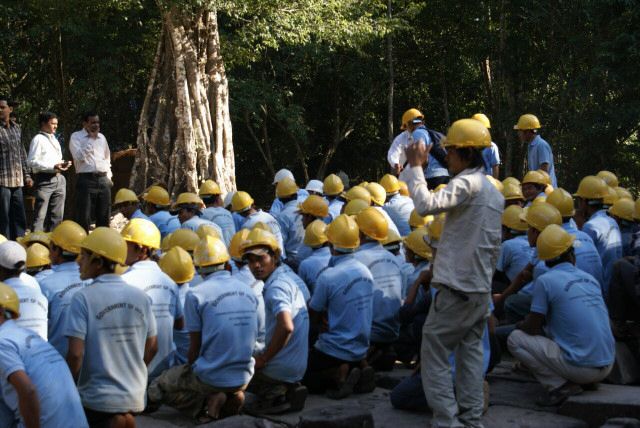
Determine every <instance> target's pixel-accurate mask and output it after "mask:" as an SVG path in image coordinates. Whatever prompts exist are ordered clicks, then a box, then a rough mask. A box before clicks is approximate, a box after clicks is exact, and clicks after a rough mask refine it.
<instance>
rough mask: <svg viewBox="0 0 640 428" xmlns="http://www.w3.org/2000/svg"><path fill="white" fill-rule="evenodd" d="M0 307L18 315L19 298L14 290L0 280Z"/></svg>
mask: <svg viewBox="0 0 640 428" xmlns="http://www.w3.org/2000/svg"><path fill="white" fill-rule="evenodd" d="M0 308H4V310H6V311H9V312H11V313H13V314H14V316H15V317H17V318H18V317H20V299H19V298H18V295H17V294H16V292H15V290H14V289H13V288H11V287H9V286H8V285H7V284H5V283H4V282H0Z"/></svg>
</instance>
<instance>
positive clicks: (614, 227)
mask: <svg viewBox="0 0 640 428" xmlns="http://www.w3.org/2000/svg"><path fill="white" fill-rule="evenodd" d="M582 231H583V232H584V233H586V234H587V235H589V236H590V237H591V239H593V243H594V244H595V246H596V250H598V254H600V259H602V271H603V277H604V283H603V285H604V286H603V288H602V295H603V296H605V298H606V297H607V296H608V295H609V281H610V280H611V274H612V273H613V263H614V262H615V261H616V260H618V259H620V258H621V257H622V236H621V235H620V229H619V228H618V224H617V223H616V221H615V220H614V219H612V218H611V217H609V216H608V215H607V212H606V211H605V210H599V211H596V212H595V213H593V215H592V216H591V217H590V218H589V220H588V221H587V222H586V223H585V224H584V225H583V226H582Z"/></svg>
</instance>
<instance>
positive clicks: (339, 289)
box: [304, 214, 375, 399]
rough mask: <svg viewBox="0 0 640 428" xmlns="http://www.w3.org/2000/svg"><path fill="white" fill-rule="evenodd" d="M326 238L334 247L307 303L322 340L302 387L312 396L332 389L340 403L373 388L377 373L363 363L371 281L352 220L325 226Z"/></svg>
mask: <svg viewBox="0 0 640 428" xmlns="http://www.w3.org/2000/svg"><path fill="white" fill-rule="evenodd" d="M326 235H327V239H328V240H329V243H330V248H331V259H330V261H329V267H328V268H326V269H325V270H324V271H322V273H321V274H320V277H319V278H318V281H317V284H316V288H315V290H314V293H313V296H312V297H311V301H310V302H309V314H310V318H311V322H312V323H313V324H314V325H317V329H318V330H319V331H320V335H319V336H318V340H317V341H316V343H315V345H314V346H313V348H312V349H311V350H310V352H309V363H308V365H307V373H306V374H305V378H304V383H305V385H307V386H308V387H309V388H310V389H311V390H312V391H313V390H314V389H315V390H324V389H327V388H328V389H329V391H328V393H327V395H328V396H329V397H330V398H335V399H341V398H345V397H347V396H349V395H351V393H352V392H354V391H355V392H371V391H373V389H375V381H374V372H373V369H372V368H371V367H367V366H366V362H365V357H366V356H367V350H368V349H369V335H370V334H371V318H372V310H373V309H372V302H373V276H372V275H371V272H369V269H367V268H366V267H365V266H364V265H363V264H362V263H360V262H359V261H358V260H357V259H356V258H355V256H354V254H353V253H354V252H355V251H356V249H357V248H358V246H359V245H360V238H359V230H358V225H357V224H356V222H355V221H354V220H353V219H352V218H351V217H349V216H348V215H345V214H342V215H340V216H338V217H337V218H336V219H335V220H334V221H333V222H331V224H329V226H328V227H327V232H326ZM324 313H326V315H327V323H326V325H325V322H324V321H323V314H324ZM361 366H362V367H363V368H362V370H360V367H361Z"/></svg>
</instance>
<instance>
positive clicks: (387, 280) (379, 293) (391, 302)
mask: <svg viewBox="0 0 640 428" xmlns="http://www.w3.org/2000/svg"><path fill="white" fill-rule="evenodd" d="M355 255H356V259H358V261H360V262H361V263H362V264H364V265H365V266H366V267H367V269H369V271H370V272H371V274H372V275H373V322H372V325H371V341H372V342H382V343H389V342H393V341H395V340H396V339H397V338H398V335H399V333H400V318H399V317H398V311H399V309H400V306H401V305H402V285H403V275H402V270H401V268H400V265H399V263H398V261H397V260H396V258H395V256H394V255H393V254H391V253H390V252H389V251H387V250H385V249H384V248H382V245H380V243H378V242H367V243H364V244H362V245H361V246H360V248H359V249H358V251H356V253H355Z"/></svg>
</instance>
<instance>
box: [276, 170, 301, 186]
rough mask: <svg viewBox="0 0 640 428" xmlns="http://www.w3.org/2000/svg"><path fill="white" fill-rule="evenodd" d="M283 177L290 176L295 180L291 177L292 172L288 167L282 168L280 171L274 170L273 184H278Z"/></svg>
mask: <svg viewBox="0 0 640 428" xmlns="http://www.w3.org/2000/svg"><path fill="white" fill-rule="evenodd" d="M285 178H290V179H292V180H293V181H296V179H295V178H294V177H293V172H291V171H289V170H288V169H285V168H282V169H281V170H280V171H278V172H276V176H275V177H273V184H278V183H279V182H280V181H282V180H284V179H285Z"/></svg>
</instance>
